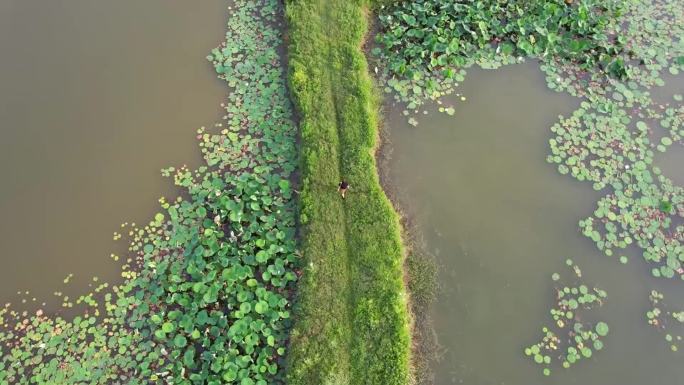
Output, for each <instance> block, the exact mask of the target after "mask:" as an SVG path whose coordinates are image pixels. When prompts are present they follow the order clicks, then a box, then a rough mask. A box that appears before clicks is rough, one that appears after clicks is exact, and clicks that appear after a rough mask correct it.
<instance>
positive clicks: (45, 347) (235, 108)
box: [0, 0, 298, 385]
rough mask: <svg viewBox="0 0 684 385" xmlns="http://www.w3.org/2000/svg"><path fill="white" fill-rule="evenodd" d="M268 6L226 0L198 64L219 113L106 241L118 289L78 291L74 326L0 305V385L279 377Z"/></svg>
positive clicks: (288, 264)
mask: <svg viewBox="0 0 684 385" xmlns="http://www.w3.org/2000/svg"><path fill="white" fill-rule="evenodd" d="M279 12H281V9H280V8H279V5H278V2H277V1H275V0H255V1H249V0H237V1H235V3H234V7H233V8H232V9H231V15H230V18H229V21H228V30H227V33H226V39H225V42H224V43H222V44H221V46H220V47H218V48H216V49H214V50H213V51H212V52H211V55H210V56H209V57H208V59H209V60H210V61H211V62H212V63H213V65H214V67H215V69H216V72H217V73H218V74H219V77H220V78H222V79H224V80H225V81H226V82H227V83H228V85H229V87H230V93H229V95H228V103H227V104H228V105H227V106H226V107H225V109H226V115H225V116H224V118H223V122H221V123H217V124H216V126H215V127H213V128H211V129H204V128H203V129H200V130H199V131H198V139H199V140H200V146H201V149H202V153H203V155H204V159H205V161H206V165H204V166H202V167H200V168H198V169H197V170H189V169H187V168H184V167H183V168H178V169H175V168H169V169H167V170H164V172H163V173H164V174H165V175H167V176H172V177H173V178H174V181H175V183H176V184H177V185H178V186H180V187H181V188H182V189H183V191H184V193H185V194H184V197H179V198H177V199H175V200H173V201H166V200H164V199H162V200H161V203H162V204H161V206H162V211H161V212H160V213H158V214H157V215H155V217H154V219H153V220H152V221H151V222H150V223H149V224H148V225H146V226H144V227H136V226H134V225H130V226H125V228H124V230H122V233H120V234H115V238H117V239H119V238H123V237H124V234H125V233H127V235H128V236H127V237H126V238H127V239H129V240H130V247H129V256H128V258H127V259H126V263H125V265H124V266H123V271H122V276H123V278H124V282H123V283H122V284H120V285H116V286H113V287H111V290H105V289H107V288H108V285H107V284H106V283H103V284H101V285H100V286H98V287H97V288H96V289H95V291H94V292H93V293H90V294H87V295H84V296H82V297H80V298H79V299H78V300H77V303H83V304H85V306H86V310H85V311H84V313H83V314H82V315H80V316H77V317H75V318H73V319H65V318H62V317H60V316H59V315H47V314H43V312H42V311H38V312H37V313H36V314H33V315H29V314H26V313H21V314H20V313H17V312H16V311H13V310H12V309H11V307H5V308H4V309H3V310H1V311H0V323H1V324H2V326H3V327H2V331H0V345H1V346H2V352H3V355H2V359H1V360H0V384H30V383H52V384H80V383H86V382H87V383H90V384H150V383H156V384H168V383H174V384H188V385H189V384H241V385H257V384H258V385H265V384H267V383H268V384H274V383H282V382H283V373H282V360H283V356H284V355H285V353H286V350H285V349H286V348H285V346H286V341H287V338H288V330H289V327H290V310H289V309H290V300H291V298H292V294H293V287H294V286H293V284H294V282H295V281H296V280H297V266H298V257H297V252H296V249H295V237H294V234H295V203H294V199H293V188H292V186H291V182H290V178H291V176H292V171H293V170H294V169H295V168H296V164H297V163H296V161H297V154H296V148H295V136H296V127H295V125H294V123H293V121H292V111H291V107H290V104H289V100H288V94H287V91H286V86H285V79H284V74H283V71H282V68H281V62H280V58H279V56H278V53H277V51H276V49H277V47H278V46H279V45H280V44H281V35H280V32H279V29H278V28H279V23H280V21H279V17H278V13H279ZM67 279H68V277H67ZM65 281H66V280H65ZM64 301H65V304H67V306H69V307H70V304H71V303H72V302H71V301H70V300H69V299H68V298H64Z"/></svg>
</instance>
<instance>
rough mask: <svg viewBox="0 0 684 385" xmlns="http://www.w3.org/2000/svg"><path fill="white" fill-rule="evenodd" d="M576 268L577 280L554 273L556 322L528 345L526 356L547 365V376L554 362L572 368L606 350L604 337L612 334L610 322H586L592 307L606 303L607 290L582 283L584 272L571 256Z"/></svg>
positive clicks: (553, 309) (554, 311)
mask: <svg viewBox="0 0 684 385" xmlns="http://www.w3.org/2000/svg"><path fill="white" fill-rule="evenodd" d="M566 264H567V265H568V267H570V268H572V270H573V275H574V276H573V280H572V281H568V282H565V283H561V282H560V279H561V275H560V274H558V273H554V274H553V275H552V277H551V278H552V279H553V281H554V282H556V284H557V286H556V288H555V293H556V296H555V302H556V304H555V306H554V307H553V308H552V309H551V311H550V312H551V316H552V317H553V321H554V323H553V324H552V326H550V327H547V326H545V327H543V328H542V332H543V333H544V336H543V337H542V339H541V341H540V342H538V343H536V344H534V345H532V346H529V347H527V348H525V355H526V356H529V357H530V358H531V359H533V360H534V362H535V363H537V364H539V365H543V366H544V369H543V371H542V372H543V373H544V375H545V376H548V375H550V374H551V364H552V362H559V363H561V364H562V366H563V367H564V368H566V369H567V368H569V367H570V366H572V365H573V364H574V363H576V362H577V361H579V360H581V359H582V358H591V356H592V355H593V353H594V352H595V351H599V350H601V349H603V340H602V338H603V337H605V336H606V335H608V331H609V328H608V324H606V323H605V322H602V321H599V322H595V323H590V322H587V321H586V317H587V313H589V310H591V309H592V308H596V307H598V306H601V305H603V301H604V299H605V298H606V296H607V295H606V292H605V291H603V290H601V289H597V288H589V287H587V286H586V285H585V284H584V283H583V282H582V271H581V270H580V268H579V267H578V266H577V265H576V264H574V262H573V261H572V260H570V259H568V260H567V261H566Z"/></svg>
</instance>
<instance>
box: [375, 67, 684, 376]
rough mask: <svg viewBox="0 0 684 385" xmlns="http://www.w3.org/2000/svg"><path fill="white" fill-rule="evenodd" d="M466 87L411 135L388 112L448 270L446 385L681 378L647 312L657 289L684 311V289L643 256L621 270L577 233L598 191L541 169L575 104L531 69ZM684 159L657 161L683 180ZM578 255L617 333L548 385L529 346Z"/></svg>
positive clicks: (402, 179) (442, 311)
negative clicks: (450, 109)
mask: <svg viewBox="0 0 684 385" xmlns="http://www.w3.org/2000/svg"><path fill="white" fill-rule="evenodd" d="M458 92H460V93H462V94H464V95H466V97H467V100H466V101H465V102H460V101H458V102H455V109H456V114H455V116H453V117H450V116H447V115H446V114H439V113H431V114H429V115H427V116H421V117H420V119H419V121H420V124H419V126H418V127H417V128H414V127H411V126H409V125H408V124H406V118H405V117H403V116H401V114H400V112H401V111H400V110H396V109H395V110H391V111H389V116H388V124H389V127H391V129H390V130H389V134H388V136H389V138H388V139H389V140H390V141H391V147H392V159H391V161H390V162H389V167H390V169H389V175H390V179H391V181H390V182H391V183H392V184H393V185H395V186H396V187H397V189H398V190H399V191H398V200H399V204H400V206H401V207H402V209H403V210H404V211H406V212H407V214H408V215H411V216H412V217H413V218H414V219H415V223H416V225H417V226H418V228H419V230H420V232H422V234H423V235H424V238H425V241H426V245H427V247H428V250H429V251H431V252H432V253H434V254H435V255H436V256H437V261H438V264H439V281H440V284H441V286H442V292H441V293H440V295H439V296H438V300H437V302H436V304H435V306H434V310H433V314H432V315H433V319H434V323H435V329H436V333H437V336H438V339H439V342H440V344H441V345H442V347H443V354H442V357H441V360H440V361H439V362H438V363H437V364H436V365H435V368H434V369H435V373H436V384H438V385H447V384H467V385H495V384H497V385H498V384H508V385H535V384H559V385H561V384H562V385H566V384H567V385H569V384H577V385H644V384H650V385H666V384H682V383H684V380H683V379H682V378H684V377H683V375H682V374H681V364H682V362H683V361H682V356H681V353H678V354H673V353H671V352H670V351H669V347H668V345H667V344H666V343H665V341H664V340H663V338H662V336H661V335H659V334H657V333H656V332H654V331H653V330H652V329H650V327H649V326H648V325H647V324H646V321H645V316H644V313H645V311H646V310H647V309H648V307H649V301H648V294H649V292H650V290H651V289H654V288H657V289H660V290H662V291H663V292H664V293H665V294H666V298H669V299H670V300H674V299H675V296H677V297H678V299H679V300H680V302H679V303H677V305H679V306H680V307H684V302H681V301H682V296H681V294H682V290H684V286H682V283H681V282H665V281H663V280H656V279H655V278H650V277H649V273H648V268H647V267H646V264H645V262H643V261H642V259H641V258H640V257H638V256H636V255H634V254H629V253H627V254H628V255H630V263H629V264H627V265H622V264H620V263H619V262H618V261H617V257H612V258H610V257H606V256H604V255H602V254H601V253H599V252H598V251H597V250H596V248H595V246H594V245H593V243H592V242H591V241H590V240H589V239H586V238H584V237H583V236H582V235H581V234H580V233H579V231H578V225H577V222H578V220H580V219H582V218H585V217H586V216H588V215H589V214H590V213H591V212H592V211H593V210H594V208H595V202H596V200H597V199H598V197H599V195H598V194H597V193H596V192H594V191H593V190H592V188H591V186H590V184H587V183H581V182H578V181H576V180H574V179H572V178H571V177H568V176H562V175H560V174H559V173H558V172H557V171H556V169H555V167H554V166H552V165H549V164H547V163H546V161H545V158H546V155H547V152H548V151H549V150H548V139H549V138H550V137H551V132H550V130H549V127H550V126H551V125H552V124H553V123H554V122H555V121H556V120H557V116H558V114H561V113H562V114H569V113H570V112H571V111H572V110H573V109H574V108H575V107H576V106H577V104H578V101H577V100H575V99H573V98H571V97H568V96H565V95H563V94H558V93H554V92H551V91H548V90H547V89H546V86H545V84H544V80H543V76H542V74H541V72H540V71H539V70H538V69H537V67H536V65H534V64H531V63H530V64H525V65H516V66H509V67H505V68H503V69H500V70H497V71H483V70H474V69H473V70H471V71H469V74H468V77H467V80H466V82H465V83H464V84H463V85H461V87H459V90H458ZM457 99H458V96H453V97H451V101H452V102H454V101H456V100H457ZM670 151H671V153H674V152H675V151H678V153H681V152H682V149H681V148H673V149H672V150H670ZM677 159H679V161H678V160H677ZM681 159H682V158H681V156H680V155H674V154H673V155H669V154H668V156H666V157H662V158H660V159H659V161H658V163H659V164H660V165H662V166H663V169H664V171H665V173H666V174H667V173H675V174H678V175H671V176H673V178H674V179H675V180H680V181H681V180H682V177H683V176H684V169H683V168H682V167H681V164H682V163H681ZM677 162H679V163H677ZM678 165H679V166H678ZM568 257H570V258H573V259H574V260H575V261H576V262H577V263H578V264H579V265H580V267H582V269H583V271H584V277H585V279H586V281H587V282H588V283H590V284H595V286H598V287H601V288H603V289H605V290H606V291H607V292H608V301H607V303H606V305H605V306H603V307H602V308H600V309H598V310H597V311H595V312H594V316H596V317H597V318H600V319H603V320H605V321H606V322H608V324H609V325H610V329H611V333H610V335H609V336H608V337H607V339H606V341H605V343H606V344H605V348H604V350H603V351H601V352H598V353H596V354H595V355H594V356H593V357H592V358H591V359H590V360H587V361H583V362H580V363H578V364H577V365H575V366H574V367H573V368H571V369H570V370H563V369H562V368H558V369H556V370H555V373H554V375H552V377H550V378H545V377H543V376H542V374H541V369H540V368H539V367H538V366H537V365H535V364H534V363H533V362H531V361H530V360H528V359H527V357H525V356H524V354H523V348H524V347H525V346H529V345H531V344H533V343H535V342H536V341H538V339H539V338H540V333H541V330H540V329H541V327H542V326H543V325H544V324H549V323H550V321H551V316H550V315H549V313H548V311H549V309H550V306H551V304H552V296H553V292H552V287H553V283H552V281H551V279H550V276H551V274H552V273H553V272H563V273H565V272H567V268H566V267H565V266H564V260H565V259H566V258H568Z"/></svg>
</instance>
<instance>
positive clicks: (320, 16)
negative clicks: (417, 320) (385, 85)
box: [286, 0, 410, 385]
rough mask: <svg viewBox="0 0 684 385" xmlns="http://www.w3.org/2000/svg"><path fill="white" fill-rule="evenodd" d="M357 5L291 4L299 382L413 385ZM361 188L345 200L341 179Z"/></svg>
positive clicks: (398, 257)
mask: <svg viewBox="0 0 684 385" xmlns="http://www.w3.org/2000/svg"><path fill="white" fill-rule="evenodd" d="M366 6H367V4H366V3H364V2H363V1H358V0H290V1H287V2H286V17H287V20H288V23H289V28H290V31H289V45H288V49H289V52H288V54H289V61H290V64H289V65H290V83H291V87H292V92H293V95H294V99H295V103H296V105H297V107H298V110H299V113H300V118H301V123H300V127H301V150H302V169H301V170H302V174H301V180H302V191H301V215H300V220H301V224H302V236H303V237H302V239H303V240H302V252H303V255H304V258H305V261H306V267H305V270H304V274H303V277H302V279H301V281H300V287H299V298H298V304H297V307H296V313H295V316H296V321H295V327H294V330H293V332H292V336H291V342H290V352H289V357H288V380H289V383H290V384H292V385H313V384H316V385H319V384H383V385H393V384H406V383H407V381H408V374H409V369H408V367H409V351H410V349H409V340H410V338H409V327H408V314H407V305H406V302H407V301H406V294H405V290H404V285H403V279H402V275H403V269H402V263H403V255H404V250H403V246H402V242H401V234H400V225H399V219H398V216H397V214H396V213H395V212H394V210H393V208H392V206H391V204H390V202H389V200H388V199H387V197H386V196H385V194H384V192H383V190H382V188H381V187H380V184H379V179H378V175H377V171H376V164H375V158H374V152H375V147H376V144H377V137H378V132H377V126H378V121H377V100H376V99H375V98H374V95H373V86H372V82H371V79H370V77H369V75H368V67H367V63H366V59H365V56H364V54H363V51H362V44H363V39H364V35H365V33H366V31H367V21H366ZM341 179H345V180H347V181H349V183H350V184H351V190H350V192H349V194H348V196H347V199H346V200H342V199H341V198H340V196H339V195H338V194H337V191H336V188H337V183H338V182H339V181H340V180H341Z"/></svg>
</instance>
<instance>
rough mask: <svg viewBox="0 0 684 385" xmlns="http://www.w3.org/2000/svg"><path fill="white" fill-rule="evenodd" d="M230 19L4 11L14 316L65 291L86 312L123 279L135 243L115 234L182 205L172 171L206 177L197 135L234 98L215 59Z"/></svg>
mask: <svg viewBox="0 0 684 385" xmlns="http://www.w3.org/2000/svg"><path fill="white" fill-rule="evenodd" d="M227 6H228V3H227V2H225V1H223V0H208V1H202V2H201V4H200V3H196V2H188V1H182V0H146V1H142V2H141V1H134V0H120V1H113V2H112V1H109V2H105V1H89V0H68V1H37V0H2V1H0V52H2V57H3V58H2V60H0V84H2V88H1V89H0V175H2V176H3V182H2V183H1V184H0V210H1V211H2V213H3V215H2V216H1V217H0V245H1V246H2V252H1V253H0V260H1V261H2V266H3V267H2V269H0V282H1V283H0V302H1V303H5V302H8V301H11V302H13V303H14V304H15V305H16V307H17V308H22V307H24V306H26V307H28V308H35V307H39V306H40V303H41V302H46V303H47V305H46V306H45V307H43V308H44V309H46V310H48V311H52V310H55V309H57V308H59V307H60V304H61V301H62V300H61V299H60V298H55V297H54V296H53V292H63V293H64V294H67V295H70V296H71V299H70V300H71V301H73V300H75V296H76V295H79V294H85V293H86V292H88V291H89V290H91V287H94V286H97V284H99V283H101V282H115V281H117V280H118V279H120V276H119V275H120V265H121V263H122V262H123V261H124V260H125V257H124V256H123V254H124V253H125V251H126V248H127V244H126V242H125V240H122V241H118V242H115V241H114V240H113V239H112V236H113V233H114V232H115V231H118V230H120V226H119V225H120V224H121V223H123V222H135V223H137V224H141V225H144V224H146V223H147V221H149V220H150V219H151V218H152V217H153V215H154V213H156V212H157V211H158V207H159V203H158V201H157V200H158V198H159V197H160V196H162V195H163V196H166V197H167V198H170V199H173V198H174V197H175V196H176V194H177V190H176V189H175V188H174V187H173V181H172V180H170V179H167V178H163V177H162V176H161V175H160V169H161V168H165V167H168V166H180V165H183V164H188V165H197V164H199V161H200V154H199V151H198V148H197V144H196V143H197V142H196V140H195V136H196V133H195V129H196V128H199V126H201V125H209V124H211V123H212V122H214V121H216V120H218V118H220V116H221V115H220V113H221V111H220V110H221V109H220V107H219V103H220V101H221V100H222V99H223V97H224V95H225V89H224V85H223V84H222V82H221V81H219V80H218V79H216V76H215V72H214V70H213V68H212V67H211V65H210V64H209V63H207V62H205V61H204V60H203V58H204V57H205V56H206V55H207V53H209V51H210V50H211V49H212V48H213V47H214V46H215V45H216V44H217V42H219V41H220V38H221V36H223V34H224V28H225V26H224V24H225V19H226V8H227ZM124 239H125V238H124ZM111 253H116V254H119V255H122V258H121V260H119V261H118V262H115V261H114V260H112V259H111V258H109V256H110V254H111ZM69 274H74V276H73V278H72V279H71V282H70V283H69V284H68V285H65V284H64V283H63V280H64V279H65V278H66V277H67V276H68V275H69ZM93 276H96V277H98V278H99V281H98V283H95V282H94V281H93V280H92V277H93ZM89 286H91V287H89ZM18 291H21V294H17V292H18ZM25 291H29V293H28V294H26V293H25ZM22 298H24V299H27V301H28V302H27V304H25V305H24V304H22V303H21V301H22ZM33 298H36V301H35V302H33V300H32V299H33Z"/></svg>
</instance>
